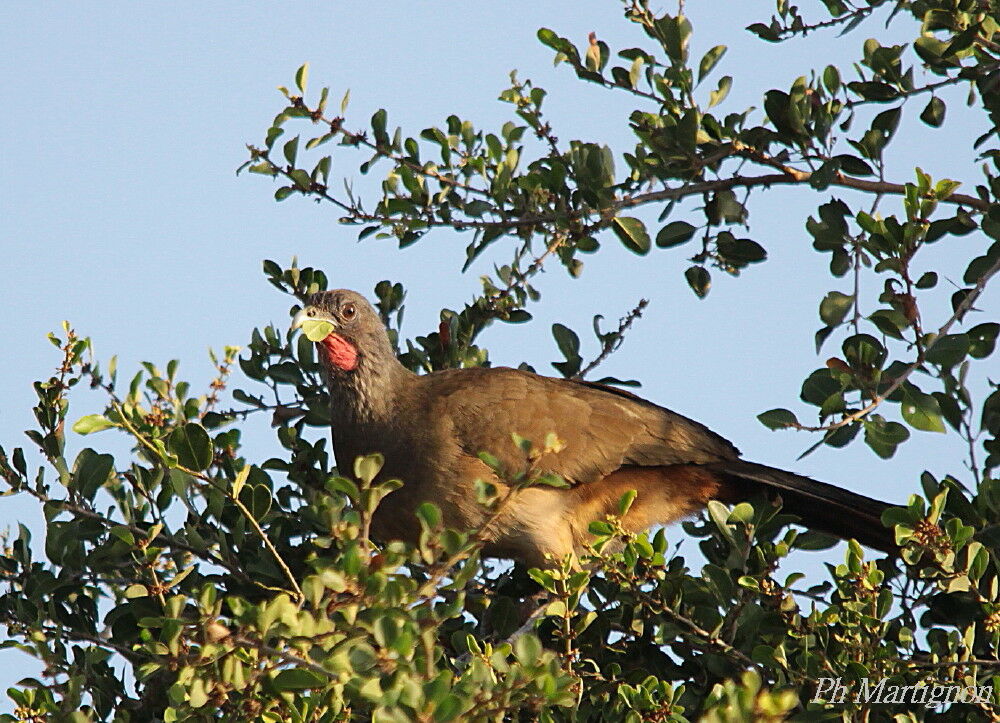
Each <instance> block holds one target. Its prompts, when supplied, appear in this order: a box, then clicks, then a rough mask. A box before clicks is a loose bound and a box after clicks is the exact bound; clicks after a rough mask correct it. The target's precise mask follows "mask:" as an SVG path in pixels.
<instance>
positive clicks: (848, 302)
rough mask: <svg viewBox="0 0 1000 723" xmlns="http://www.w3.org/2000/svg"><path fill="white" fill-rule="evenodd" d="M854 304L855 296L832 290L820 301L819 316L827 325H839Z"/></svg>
mask: <svg viewBox="0 0 1000 723" xmlns="http://www.w3.org/2000/svg"><path fill="white" fill-rule="evenodd" d="M853 304H854V296H853V295H849V294H842V293H840V292H839V291H831V292H830V293H828V294H827V295H826V296H824V297H823V300H822V301H821V302H819V318H820V319H822V320H823V323H824V324H826V325H827V326H837V325H838V324H839V323H840V322H842V321H843V320H844V317H845V316H847V312H848V311H850V310H851V306H852V305H853Z"/></svg>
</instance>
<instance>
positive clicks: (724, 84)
mask: <svg viewBox="0 0 1000 723" xmlns="http://www.w3.org/2000/svg"><path fill="white" fill-rule="evenodd" d="M732 87H733V76H731V75H724V76H722V77H721V78H719V85H718V87H717V88H716V89H715V90H713V91H711V92H710V93H709V94H708V107H709V108H714V107H715V106H717V105H718V104H719V103H721V102H722V101H724V100H725V99H726V96H728V95H729V90H730V89H731V88H732Z"/></svg>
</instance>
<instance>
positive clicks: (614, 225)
mask: <svg viewBox="0 0 1000 723" xmlns="http://www.w3.org/2000/svg"><path fill="white" fill-rule="evenodd" d="M611 229H612V230H613V231H614V232H615V234H616V235H617V236H618V238H619V239H621V242H622V243H623V244H625V248H627V249H628V250H629V251H632V252H634V253H637V254H639V255H640V256H642V255H645V254H647V253H649V249H650V247H651V245H652V244H651V242H650V240H649V233H648V232H647V231H646V225H645V224H644V223H643V222H642V221H640V220H639V219H637V218H631V217H629V216H616V217H615V218H614V219H613V220H612V222H611Z"/></svg>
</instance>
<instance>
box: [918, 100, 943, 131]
mask: <svg viewBox="0 0 1000 723" xmlns="http://www.w3.org/2000/svg"><path fill="white" fill-rule="evenodd" d="M945 110H946V107H945V104H944V101H943V100H941V99H940V98H938V97H937V96H934V97H933V98H931V100H930V102H929V103H928V104H927V107H926V108H924V109H923V111H921V113H920V120H922V121H923V122H924V123H926V124H927V125H929V126H931V127H933V128H940V127H941V124H942V123H944V114H945Z"/></svg>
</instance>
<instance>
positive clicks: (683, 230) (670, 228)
mask: <svg viewBox="0 0 1000 723" xmlns="http://www.w3.org/2000/svg"><path fill="white" fill-rule="evenodd" d="M697 230H698V229H697V228H696V227H695V226H694V225H693V224H690V223H688V222H687V221H671V222H670V223H668V224H667V225H666V226H664V227H663V228H661V229H660V232H659V233H658V234H656V245H657V246H659V247H660V248H661V249H666V248H670V247H671V246H678V245H679V244H682V243H684V242H685V241H690V240H691V237H692V236H694V234H695V231H697Z"/></svg>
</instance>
